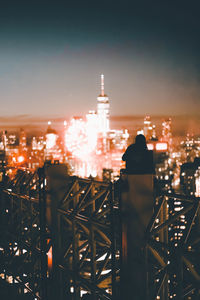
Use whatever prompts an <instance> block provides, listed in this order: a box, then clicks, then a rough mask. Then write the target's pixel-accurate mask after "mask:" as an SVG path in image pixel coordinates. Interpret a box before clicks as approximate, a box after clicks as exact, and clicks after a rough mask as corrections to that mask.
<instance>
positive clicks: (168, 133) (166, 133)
mask: <svg viewBox="0 0 200 300" xmlns="http://www.w3.org/2000/svg"><path fill="white" fill-rule="evenodd" d="M171 123H172V120H171V118H169V119H167V120H164V121H163V122H162V140H163V141H165V142H167V143H168V145H169V146H171V144H172V128H171V125H172V124H171Z"/></svg>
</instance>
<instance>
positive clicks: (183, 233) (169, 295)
mask: <svg viewBox="0 0 200 300" xmlns="http://www.w3.org/2000/svg"><path fill="white" fill-rule="evenodd" d="M44 171H45V170H44V169H43V168H42V169H40V170H39V172H35V173H31V172H23V171H20V172H18V174H17V176H16V177H15V178H14V179H13V180H12V181H9V182H8V183H7V184H6V186H3V185H2V186H1V199H0V200H1V216H0V222H1V233H0V236H1V238H0V259H1V264H0V265H1V267H0V269H1V270H0V273H1V278H2V279H5V280H6V281H8V282H10V284H11V285H15V287H16V290H17V292H18V293H20V294H24V293H26V294H29V295H30V299H45V300H46V299H55V295H56V298H57V299H58V300H62V299H63V300H64V299H75V300H78V299H81V297H82V296H83V295H84V293H88V294H90V295H91V297H92V298H91V299H94V300H95V299H96V300H97V299H110V300H111V299H113V300H115V299H122V298H123V297H120V291H119V281H120V255H121V229H120V228H121V227H120V209H119V206H118V203H119V193H118V192H117V190H120V184H119V183H117V184H116V183H104V182H98V181H95V180H92V179H81V178H78V177H68V178H67V179H66V180H65V181H64V190H63V193H62V196H58V194H56V193H54V192H53V191H52V189H51V187H50V188H49V187H48V184H47V181H46V174H45V172H44ZM49 203H50V204H49ZM199 203H200V199H199V198H195V197H187V196H184V195H178V194H173V193H167V192H162V193H161V194H160V195H158V196H156V199H155V210H154V214H153V217H152V220H151V222H150V224H149V226H148V228H147V231H146V246H145V253H146V268H147V269H146V275H147V289H148V293H147V294H148V300H155V299H161V300H167V299H187V300H189V299H192V300H194V299H195V300H196V299H199V294H200V271H199V270H200V259H199V253H200V234H199V232H200V230H199V219H200V218H199ZM48 209H49V214H46V211H48ZM51 255H52V258H51ZM51 263H52V264H51ZM133 292H134V291H133ZM133 299H134V298H133Z"/></svg>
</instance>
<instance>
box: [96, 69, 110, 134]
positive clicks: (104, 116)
mask: <svg viewBox="0 0 200 300" xmlns="http://www.w3.org/2000/svg"><path fill="white" fill-rule="evenodd" d="M109 109H110V104H109V98H108V96H107V95H106V94H105V93H104V75H103V74H101V94H100V95H99V96H98V97H97V117H98V125H99V126H98V127H99V128H98V130H99V133H101V134H102V135H103V136H106V134H107V133H108V131H109V130H110V124H109V115H110V112H109Z"/></svg>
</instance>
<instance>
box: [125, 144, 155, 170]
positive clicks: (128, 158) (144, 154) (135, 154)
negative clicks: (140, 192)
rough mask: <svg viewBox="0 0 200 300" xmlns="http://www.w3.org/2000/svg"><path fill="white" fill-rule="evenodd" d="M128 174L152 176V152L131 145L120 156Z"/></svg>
mask: <svg viewBox="0 0 200 300" xmlns="http://www.w3.org/2000/svg"><path fill="white" fill-rule="evenodd" d="M122 160H123V161H125V162H126V173H128V174H154V173H155V169H154V163H153V151H150V150H147V149H145V148H141V147H138V146H137V145H136V144H131V145H130V146H128V148H127V149H126V151H125V153H124V154H123V156H122Z"/></svg>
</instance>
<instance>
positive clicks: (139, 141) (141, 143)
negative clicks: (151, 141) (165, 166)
mask: <svg viewBox="0 0 200 300" xmlns="http://www.w3.org/2000/svg"><path fill="white" fill-rule="evenodd" d="M135 145H136V146H137V147H138V148H140V149H147V143H146V138H145V136H144V135H143V134H138V135H137V136H136V138H135Z"/></svg>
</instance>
